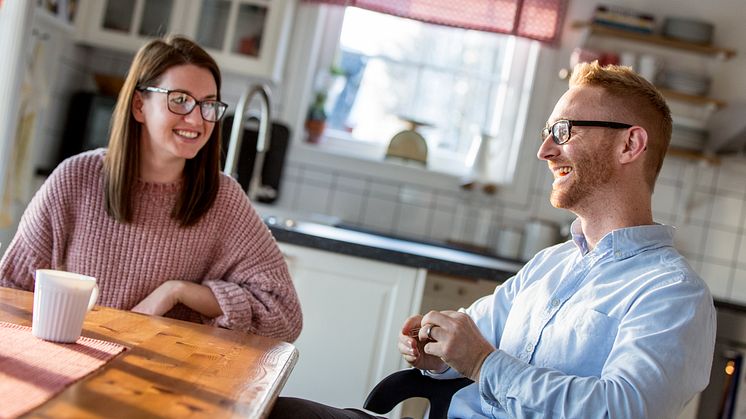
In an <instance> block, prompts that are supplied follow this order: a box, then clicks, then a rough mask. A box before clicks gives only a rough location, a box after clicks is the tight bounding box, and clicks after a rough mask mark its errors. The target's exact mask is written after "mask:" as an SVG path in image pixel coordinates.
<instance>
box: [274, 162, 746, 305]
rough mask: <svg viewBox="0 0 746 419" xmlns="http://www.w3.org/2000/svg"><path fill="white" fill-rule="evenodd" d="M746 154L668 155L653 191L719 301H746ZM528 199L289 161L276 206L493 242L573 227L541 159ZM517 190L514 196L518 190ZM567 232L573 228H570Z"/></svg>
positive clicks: (434, 236)
mask: <svg viewBox="0 0 746 419" xmlns="http://www.w3.org/2000/svg"><path fill="white" fill-rule="evenodd" d="M745 177H746V160H743V159H741V160H739V159H737V158H732V159H727V160H725V161H723V162H722V163H721V164H720V165H706V164H701V163H699V162H692V161H688V160H682V159H677V158H668V159H667V161H666V162H665V164H664V167H663V170H662V172H661V175H660V177H659V180H658V184H657V187H656V191H655V194H654V195H653V211H654V216H655V220H656V221H658V222H661V223H665V224H671V225H674V226H676V228H677V232H676V236H675V244H676V246H677V248H678V249H679V250H680V251H681V252H682V253H683V254H684V255H685V256H686V257H687V258H688V260H689V261H690V263H691V264H692V266H693V267H694V269H695V270H696V271H697V272H699V273H700V275H701V276H702V277H703V278H705V280H706V281H707V283H708V284H709V286H710V288H711V290H712V292H713V294H714V295H715V296H716V298H718V299H721V300H728V301H733V302H741V303H746V237H745V235H746V231H744V219H745V218H746V205H745V204H744V203H745V202H746V182H744V181H743V179H744V178H745ZM520 187H525V188H528V193H527V194H524V198H518V199H515V198H513V199H504V198H502V197H501V194H500V193H499V192H498V193H497V194H496V195H492V196H490V195H485V194H483V193H482V192H480V191H459V190H452V189H437V188H427V187H421V186H412V185H411V184H405V183H397V182H392V181H384V180H380V178H376V177H375V176H365V175H360V174H357V173H352V172H344V171H339V170H336V169H334V168H330V167H325V166H320V165H315V164H313V163H296V162H289V163H288V166H287V167H286V170H285V173H284V178H283V183H282V186H281V191H280V194H281V197H280V199H279V200H278V202H277V207H278V208H282V209H285V210H289V211H293V212H299V213H304V214H314V213H315V214H325V215H332V216H335V217H339V218H340V219H341V220H342V221H343V222H345V223H350V224H355V225H359V226H361V227H364V228H369V229H373V230H378V231H381V232H384V233H389V234H396V235H404V236H410V237H413V238H419V239H431V240H438V241H440V240H454V241H460V242H469V243H472V244H475V245H479V246H484V247H488V248H494V247H495V245H496V242H497V239H498V236H499V235H500V232H501V230H503V229H505V228H512V229H521V228H522V227H523V224H524V223H525V222H526V221H527V220H530V219H535V218H539V219H543V220H548V221H553V222H556V223H558V224H560V225H561V226H565V227H566V226H568V225H569V223H570V222H571V221H572V220H573V216H572V214H570V213H568V212H566V211H564V210H557V209H555V208H553V207H551V205H550V204H549V202H548V197H549V191H550V190H551V175H550V174H549V172H548V170H547V169H546V166H545V165H544V164H543V163H540V162H538V161H536V162H535V163H533V167H532V168H531V169H530V176H528V177H526V178H525V179H524V181H523V186H520ZM513 195H515V194H513ZM565 231H566V228H565Z"/></svg>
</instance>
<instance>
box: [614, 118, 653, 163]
mask: <svg viewBox="0 0 746 419" xmlns="http://www.w3.org/2000/svg"><path fill="white" fill-rule="evenodd" d="M647 148H648V132H647V131H645V128H643V127H641V126H638V125H635V126H633V127H632V128H627V136H626V137H625V143H624V149H623V150H622V153H621V154H620V155H619V163H621V164H627V163H632V162H633V161H635V160H637V159H641V158H642V155H643V153H644V152H645V150H647Z"/></svg>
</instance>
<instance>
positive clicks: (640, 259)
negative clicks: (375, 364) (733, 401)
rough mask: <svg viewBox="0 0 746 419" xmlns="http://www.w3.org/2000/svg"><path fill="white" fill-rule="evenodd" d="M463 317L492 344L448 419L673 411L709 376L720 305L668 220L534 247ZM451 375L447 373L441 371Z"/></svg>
mask: <svg viewBox="0 0 746 419" xmlns="http://www.w3.org/2000/svg"><path fill="white" fill-rule="evenodd" d="M466 312H467V313H468V314H469V315H470V316H471V317H472V318H473V319H474V321H475V322H476V324H477V325H478V326H479V329H480V330H481V331H482V334H483V335H484V336H485V338H487V340H488V341H489V342H490V343H492V344H493V345H494V346H495V347H497V348H499V350H497V351H495V352H493V353H492V354H491V355H489V356H488V357H487V359H486V360H485V362H484V364H483V366H482V370H481V373H480V379H479V382H478V383H474V384H472V385H470V386H468V387H465V388H464V389H462V390H460V391H459V392H458V393H456V394H455V395H454V397H453V400H452V402H451V407H450V410H449V413H448V416H449V417H455V418H481V417H497V418H625V419H628V418H636V419H637V418H654V419H660V418H672V417H675V416H676V415H677V414H678V413H679V412H680V411H681V409H682V408H683V407H684V405H685V404H686V402H687V401H688V400H689V399H691V398H692V397H693V396H694V395H695V394H696V393H697V392H699V391H701V390H702V389H704V388H705V386H706V385H707V383H708V382H709V377H710V367H711V363H712V356H713V348H714V345H715V309H714V307H713V303H712V297H711V295H710V292H709V290H708V289H707V286H706V285H705V283H704V282H703V281H702V279H701V278H700V277H699V276H698V275H697V274H696V273H695V272H694V271H693V270H692V268H691V267H690V266H689V264H688V263H687V262H686V261H685V260H684V258H683V257H682V256H681V255H680V254H679V253H678V252H677V251H676V249H674V247H673V228H672V227H670V226H663V225H650V226H639V227H631V228H624V229H619V230H615V231H613V232H611V233H609V234H607V235H606V236H604V237H603V239H601V241H600V242H599V243H598V245H597V246H596V248H595V249H593V250H592V251H588V246H587V243H586V240H585V237H584V236H583V234H582V232H581V231H580V223H579V222H578V221H576V222H575V223H574V224H573V240H571V241H568V242H566V243H563V244H559V245H556V246H553V247H550V248H548V249H545V250H543V251H541V252H540V253H539V254H537V255H536V257H534V258H533V259H532V260H531V261H529V262H528V263H527V264H526V266H524V267H523V268H522V269H521V270H520V271H519V272H518V273H517V274H516V275H515V276H514V277H512V278H511V279H509V280H508V281H506V282H505V283H504V284H503V285H501V286H499V287H498V288H497V289H496V290H495V293H494V294H492V295H489V296H486V297H483V298H481V299H479V300H478V301H476V302H475V303H474V304H472V306H471V307H469V308H468V309H467V310H466ZM455 375H457V373H456V372H455V371H453V370H449V371H447V372H445V373H444V374H441V375H440V376H441V377H443V378H447V377H452V376H455Z"/></svg>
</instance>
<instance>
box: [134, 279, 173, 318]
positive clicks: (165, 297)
mask: <svg viewBox="0 0 746 419" xmlns="http://www.w3.org/2000/svg"><path fill="white" fill-rule="evenodd" d="M182 282H183V281H166V282H164V283H162V284H161V285H160V286H159V287H158V288H156V289H155V290H154V291H153V292H151V293H150V295H148V296H147V297H145V299H144V300H142V301H140V302H139V303H138V304H137V305H136V306H134V307H132V311H134V312H136V313H142V314H149V315H152V316H162V315H164V314H166V313H167V312H168V311H169V310H171V309H172V308H173V307H174V306H175V305H176V304H177V303H178V302H179V295H178V293H179V289H180V286H181V283H182Z"/></svg>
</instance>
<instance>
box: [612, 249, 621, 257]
mask: <svg viewBox="0 0 746 419" xmlns="http://www.w3.org/2000/svg"><path fill="white" fill-rule="evenodd" d="M614 256H616V257H618V258H620V257H622V252H620V251H619V250H617V251H616V252H614Z"/></svg>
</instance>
